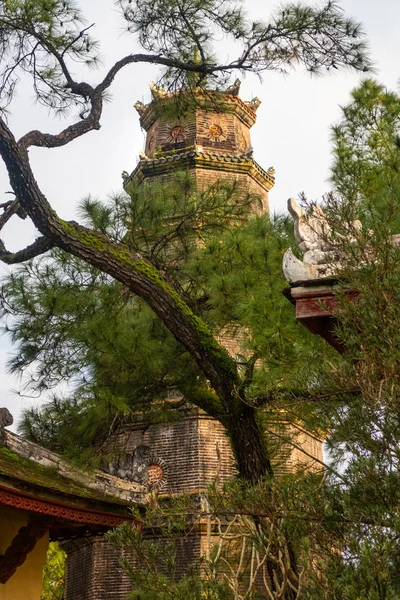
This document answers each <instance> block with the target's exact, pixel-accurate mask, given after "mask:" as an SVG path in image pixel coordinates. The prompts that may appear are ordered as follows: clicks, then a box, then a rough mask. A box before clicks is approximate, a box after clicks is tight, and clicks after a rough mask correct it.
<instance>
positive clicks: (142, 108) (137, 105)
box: [133, 100, 146, 116]
mask: <svg viewBox="0 0 400 600" xmlns="http://www.w3.org/2000/svg"><path fill="white" fill-rule="evenodd" d="M133 106H134V108H136V110H137V112H138V113H139V115H140V116H142V114H143V113H144V111H145V110H146V105H145V104H143V102H140V100H138V101H137V102H135V104H134V105H133Z"/></svg>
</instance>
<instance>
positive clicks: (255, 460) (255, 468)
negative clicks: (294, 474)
mask: <svg viewBox="0 0 400 600" xmlns="http://www.w3.org/2000/svg"><path fill="white" fill-rule="evenodd" d="M227 429H228V435H229V436H230V439H231V444H232V449H233V453H234V455H235V458H236V462H237V468H238V471H239V476H240V477H242V478H243V479H246V480H247V481H250V482H251V483H257V482H258V481H259V480H260V479H262V478H263V477H265V476H266V475H272V465H271V462H270V460H269V457H268V452H267V449H266V446H265V444H264V433H263V431H262V430H261V428H260V426H259V424H258V423H257V420H256V414H255V409H254V408H252V407H251V406H248V405H246V404H244V403H243V404H242V405H241V407H240V410H238V411H237V412H235V413H233V414H232V416H230V417H229V419H228V422H227Z"/></svg>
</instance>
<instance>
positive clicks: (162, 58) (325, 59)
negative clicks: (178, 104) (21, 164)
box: [0, 0, 370, 118]
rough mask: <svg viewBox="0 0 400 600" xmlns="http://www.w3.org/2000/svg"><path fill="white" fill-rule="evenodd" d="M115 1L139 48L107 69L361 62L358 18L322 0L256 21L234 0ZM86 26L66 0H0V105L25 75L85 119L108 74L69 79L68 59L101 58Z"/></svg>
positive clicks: (194, 73) (188, 71)
mask: <svg viewBox="0 0 400 600" xmlns="http://www.w3.org/2000/svg"><path fill="white" fill-rule="evenodd" d="M116 4H117V8H118V10H119V13H120V15H121V19H122V22H123V24H124V26H125V28H126V30H127V32H128V33H129V34H130V35H132V36H133V37H134V41H137V42H138V43H139V45H140V46H141V48H142V49H143V50H144V51H145V52H147V53H148V56H145V55H143V54H142V55H138V56H137V57H134V58H132V57H123V56H121V57H120V58H121V61H122V62H121V63H119V65H118V67H117V71H118V70H119V68H121V67H122V66H124V65H125V64H130V63H131V62H151V63H155V64H157V63H158V64H162V65H164V66H165V71H164V74H163V76H162V78H163V79H164V81H165V82H166V83H167V84H168V86H169V87H170V88H173V89H181V88H182V86H183V87H186V88H188V87H189V88H191V89H195V88H196V87H197V86H199V85H201V86H202V87H205V86H207V85H210V84H211V83H214V84H217V86H218V87H219V88H220V87H221V85H222V84H223V83H224V82H225V81H226V79H227V78H229V75H230V73H231V72H232V71H233V70H235V69H236V70H237V69H241V70H242V71H252V72H262V71H264V70H278V71H286V70H287V69H290V68H294V67H297V66H298V65H301V66H304V67H305V68H306V69H307V70H308V71H310V72H312V73H320V72H322V71H325V70H329V69H331V68H335V69H336V68H346V67H347V68H353V69H356V70H364V71H366V70H369V66H370V62H369V58H368V55H367V49H366V42H365V38H364V34H363V32H362V29H361V26H360V24H359V23H357V22H355V21H353V20H351V19H349V18H347V17H346V16H345V15H344V14H343V12H342V11H341V9H340V8H339V7H338V6H337V5H336V4H335V3H334V2H331V1H328V2H326V4H325V5H323V6H322V7H321V8H316V7H311V6H303V5H301V4H287V5H285V6H283V7H282V8H281V9H279V10H278V11H276V12H275V13H274V14H273V15H272V16H271V17H270V19H269V21H266V22H263V21H261V20H259V21H254V22H253V21H251V20H250V19H249V18H248V16H247V14H246V11H245V9H244V7H243V6H242V5H241V4H240V3H239V2H238V1H237V0H229V1H228V0H225V1H224V2H220V0H202V1H201V2H198V0H185V2H178V1H177V0H157V2H153V1H147V0H146V1H140V2H136V1H135V2H132V1H131V0H118V1H117V2H116ZM92 26H93V25H89V26H86V25H85V19H84V16H83V12H82V10H81V7H80V3H79V2H78V1H75V0H4V1H3V2H2V3H1V6H0V64H1V66H0V106H1V109H2V110H5V109H6V107H7V106H8V105H9V104H10V103H11V101H12V99H13V97H14V93H15V90H16V87H17V86H18V84H19V81H20V79H21V75H23V76H24V77H29V78H30V80H31V82H32V88H33V94H34V97H35V98H36V99H37V100H38V101H39V102H40V103H42V104H44V105H45V106H47V107H48V108H50V109H51V110H53V111H55V112H56V113H58V114H60V113H66V112H68V111H69V109H71V108H76V107H77V108H78V109H79V111H80V116H81V117H82V118H86V117H87V116H88V115H89V113H90V110H91V107H92V106H91V103H92V102H93V101H96V102H97V101H98V100H99V99H100V96H102V95H103V94H104V93H105V90H106V89H107V88H108V87H109V85H110V84H111V82H112V80H113V77H114V75H115V73H114V72H113V73H112V75H111V76H110V77H109V78H108V79H107V81H106V80H105V81H104V82H102V83H101V84H100V86H99V87H97V88H96V87H95V86H93V87H92V86H91V85H89V84H88V83H86V82H84V81H83V82H82V81H81V80H80V79H76V70H77V63H78V65H80V66H82V65H83V66H84V67H86V68H93V67H97V66H98V65H99V63H100V62H101V60H100V58H99V57H100V55H99V43H98V41H97V40H96V39H95V38H94V37H92V35H91V32H92V30H91V28H92ZM227 38H230V39H231V40H233V41H234V42H235V44H234V46H235V50H234V52H235V53H236V52H237V58H235V56H231V57H230V58H229V59H228V60H226V44H225V43H224V40H226V39H227ZM221 41H222V43H221ZM219 54H221V57H220V56H219ZM221 60H222V63H221V64H219V61H221ZM80 71H82V69H80ZM117 71H116V72H117ZM94 96H96V99H95V100H94Z"/></svg>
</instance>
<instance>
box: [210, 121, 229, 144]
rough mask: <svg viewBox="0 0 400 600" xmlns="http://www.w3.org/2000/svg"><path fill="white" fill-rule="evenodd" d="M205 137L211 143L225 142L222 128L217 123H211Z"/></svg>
mask: <svg viewBox="0 0 400 600" xmlns="http://www.w3.org/2000/svg"><path fill="white" fill-rule="evenodd" d="M207 137H208V139H209V140H210V141H211V142H222V140H226V137H225V135H224V131H223V129H222V127H221V126H220V125H218V124H217V123H211V125H210V126H209V128H208V132H207Z"/></svg>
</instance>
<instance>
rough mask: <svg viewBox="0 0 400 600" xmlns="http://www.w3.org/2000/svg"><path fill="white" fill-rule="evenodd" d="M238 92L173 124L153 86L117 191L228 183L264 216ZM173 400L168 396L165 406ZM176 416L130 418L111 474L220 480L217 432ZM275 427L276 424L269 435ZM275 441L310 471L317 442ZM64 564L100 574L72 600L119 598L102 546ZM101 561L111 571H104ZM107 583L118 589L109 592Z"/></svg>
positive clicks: (193, 543)
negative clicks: (183, 175) (133, 158)
mask: <svg viewBox="0 0 400 600" xmlns="http://www.w3.org/2000/svg"><path fill="white" fill-rule="evenodd" d="M239 88H240V82H239V81H236V82H235V84H234V85H233V86H232V87H231V88H229V89H228V90H227V91H226V92H224V93H210V94H209V95H207V94H205V93H204V92H203V93H199V95H198V96H196V95H195V97H194V102H193V105H192V106H191V107H190V109H189V110H188V111H187V112H186V113H185V115H184V116H182V117H180V118H178V117H175V116H172V117H169V116H168V115H169V114H171V111H169V110H165V113H163V107H165V108H168V104H171V103H172V102H173V101H175V100H176V98H175V97H174V95H173V94H168V93H166V92H165V91H164V90H162V89H160V88H157V87H156V86H155V85H153V86H152V88H151V91H152V95H153V101H152V102H151V103H150V104H148V105H144V104H142V103H141V102H137V103H136V104H135V108H136V110H137V111H138V113H139V115H140V124H141V126H142V128H143V129H144V130H145V131H146V143H145V150H144V152H143V153H142V154H141V156H140V160H139V163H138V164H137V166H136V168H135V169H134V170H133V172H132V173H131V174H130V175H129V174H128V173H126V172H124V173H123V179H124V187H125V189H127V190H129V186H130V185H131V184H133V183H140V182H142V181H145V180H147V181H148V180H154V179H156V180H161V181H166V182H167V181H168V180H169V179H170V178H171V177H172V176H173V173H174V172H176V171H189V173H190V174H191V176H192V177H193V178H194V179H195V181H196V184H197V187H198V189H199V190H201V189H204V188H206V187H208V186H210V185H212V184H213V183H216V182H217V181H219V182H221V181H222V182H223V181H224V180H225V181H227V182H229V183H232V182H233V181H235V182H236V184H237V187H236V190H237V191H236V192H235V193H238V194H245V195H248V194H251V195H252V196H254V198H255V200H254V208H253V209H254V211H255V212H266V211H268V192H269V190H270V189H271V188H272V186H273V185H274V169H273V168H270V169H268V170H267V171H265V170H264V169H262V168H261V167H260V166H259V165H258V163H257V162H256V161H255V160H254V158H253V150H252V146H251V141H250V128H251V127H252V126H253V125H254V123H255V121H256V111H257V109H258V107H259V105H260V101H259V100H258V99H257V98H254V99H253V100H251V101H250V102H244V101H243V100H241V99H240V98H239V95H238V94H239ZM219 341H220V343H221V344H223V345H225V347H226V348H227V350H228V352H230V353H231V354H232V355H235V354H238V353H240V352H241V347H240V332H239V334H238V335H236V336H234V335H232V334H225V333H224V334H222V335H220V336H219ZM175 400H176V399H175V398H172V399H171V402H173V401H175ZM179 400H181V399H179ZM180 411H181V418H180V419H179V420H177V421H173V422H169V423H149V422H148V421H146V420H144V419H143V418H142V417H141V416H140V415H137V417H136V418H135V419H134V421H133V422H130V423H129V424H126V425H124V427H123V429H121V430H120V432H119V434H118V435H117V437H116V439H115V444H116V446H117V447H119V448H123V449H124V452H125V456H124V458H122V459H119V460H117V461H116V463H115V464H113V465H112V467H111V470H110V472H111V474H113V475H117V476H119V477H121V478H123V479H127V480H131V481H135V482H137V483H142V484H149V483H152V484H154V483H156V484H157V486H158V489H159V491H160V492H162V493H167V494H168V493H171V494H176V493H183V492H185V493H189V494H194V495H196V494H199V493H201V492H204V491H205V490H206V489H207V486H208V484H209V483H210V482H211V481H213V480H214V479H215V477H216V475H217V474H218V478H219V481H220V482H221V483H222V482H224V481H226V480H227V479H229V478H230V477H232V476H233V475H234V474H235V466H234V459H233V455H232V451H231V448H230V445H229V441H228V439H227V437H226V434H225V431H224V428H223V426H222V425H221V424H220V423H219V422H218V421H215V420H214V419H212V418H211V417H209V416H208V415H207V414H205V413H204V412H203V411H201V410H200V409H198V408H196V407H193V406H188V405H187V404H183V407H182V408H181V409H180ZM277 421H278V419H277ZM281 425H282V423H281V420H279V423H277V429H278V427H281ZM285 435H286V436H287V435H290V436H296V440H295V446H291V445H290V444H288V445H286V446H284V448H283V450H282V452H283V454H282V457H281V459H280V467H279V468H282V467H281V465H282V466H283V468H284V469H289V470H291V469H293V468H294V467H295V466H296V465H299V464H304V465H308V464H310V466H311V468H312V463H313V457H315V458H317V459H319V460H322V444H321V440H319V439H317V438H315V437H314V436H312V435H311V434H310V433H308V432H306V431H305V430H304V429H303V428H302V427H301V425H299V426H298V427H297V428H294V426H293V425H290V426H286V427H285ZM302 448H304V452H303V451H302ZM205 542H206V540H205V536H204V533H203V534H202V533H201V532H200V531H198V532H196V531H194V532H193V533H192V534H191V535H188V536H187V537H185V539H183V540H182V542H181V548H180V549H179V557H180V558H179V562H180V568H182V569H184V567H185V565H187V564H189V563H190V562H192V560H193V559H195V558H198V557H199V556H201V555H202V554H203V553H204V549H205ZM70 562H71V565H72V564H74V565H76V564H81V565H82V567H83V566H84V568H85V570H86V571H87V577H88V578H90V577H91V575H90V572H92V573H93V572H97V574H98V576H100V574H101V581H102V585H101V587H102V589H103V588H104V593H103V592H101V593H100V592H99V588H98V587H96V590H97V591H96V594H97V595H93V594H92V592H91V591H90V590H91V589H92V588H91V587H90V586H89V585H87V586H86V588H85V591H84V592H83V593H82V595H81V596H79V598H81V599H82V600H103V598H104V600H105V599H106V598H114V599H115V600H125V599H126V598H127V595H128V593H127V589H128V587H127V585H128V582H127V580H126V576H125V575H124V574H123V573H122V572H119V571H118V572H119V574H117V569H116V563H115V557H114V554H113V551H112V549H110V547H109V545H108V544H107V543H106V542H104V540H102V539H100V538H97V539H93V540H88V541H87V542H86V544H85V545H84V546H83V545H77V546H76V547H75V549H74V550H73V551H72V552H71V559H70ZM108 564H112V572H110V573H108ZM110 571H111V570H110ZM81 579H82V575H81ZM117 580H118V581H120V582H121V583H120V584H119V585H117ZM68 582H69V583H68ZM107 582H108V583H107ZM72 584H73V581H72V579H71V578H69V580H68V579H67V590H66V595H65V598H66V600H76V599H77V597H78V596H77V595H76V594H77V589H76V588H74V592H72ZM69 590H71V591H69ZM99 593H100V595H99ZM74 594H75V595H74ZM102 594H103V595H102Z"/></svg>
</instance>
